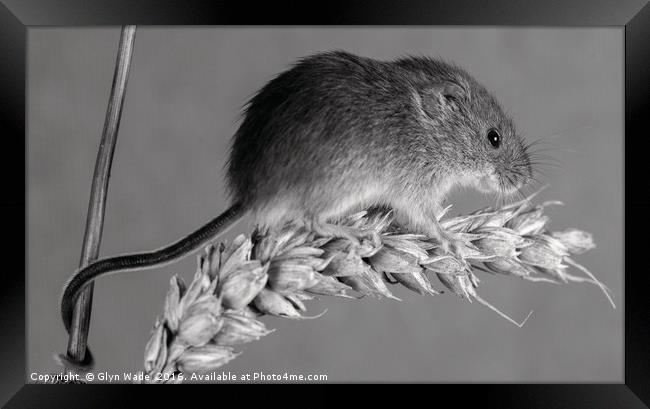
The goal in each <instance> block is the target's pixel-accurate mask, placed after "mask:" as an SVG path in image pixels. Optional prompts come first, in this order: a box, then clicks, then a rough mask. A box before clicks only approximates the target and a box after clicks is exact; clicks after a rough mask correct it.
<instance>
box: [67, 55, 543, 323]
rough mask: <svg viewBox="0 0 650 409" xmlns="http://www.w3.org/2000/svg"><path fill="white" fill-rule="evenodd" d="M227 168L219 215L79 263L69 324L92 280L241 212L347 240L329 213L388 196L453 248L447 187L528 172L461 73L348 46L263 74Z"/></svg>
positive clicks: (500, 183) (414, 226)
mask: <svg viewBox="0 0 650 409" xmlns="http://www.w3.org/2000/svg"><path fill="white" fill-rule="evenodd" d="M227 166H228V169H227V183H228V188H229V192H230V196H231V198H232V202H231V203H232V205H231V207H230V208H228V209H227V210H226V211H225V212H224V213H222V214H221V215H219V216H218V217H217V218H215V219H214V220H212V221H210V222H209V223H208V224H206V225H204V226H203V227H201V228H200V229H198V230H196V231H195V232H193V233H191V234H189V235H188V236H186V237H185V238H183V239H181V240H179V241H177V242H175V243H173V244H170V245H168V246H167V247H163V248H161V249H158V250H154V251H151V252H147V253H140V254H128V255H121V256H116V257H110V258H106V259H102V260H98V261H96V262H95V263H93V264H90V265H88V266H87V267H84V268H82V269H80V270H78V271H77V272H75V274H74V275H73V276H72V277H71V278H70V279H69V280H68V282H67V283H66V287H65V290H64V293H63V298H62V302H61V314H62V317H63V322H64V324H65V327H66V330H68V331H69V329H70V322H71V319H72V310H73V307H74V303H75V301H76V298H77V296H78V294H79V292H80V290H81V289H82V288H83V287H84V285H86V284H87V283H88V282H90V281H91V280H94V279H96V278H97V277H99V276H102V275H105V274H109V273H115V272H118V271H127V270H138V269H142V268H148V267H155V266H158V265H161V264H164V263H168V262H170V261H173V260H176V259H179V258H181V257H183V256H185V255H187V254H189V253H191V252H192V251H194V250H196V249H198V248H200V247H202V246H204V245H206V244H207V243H208V242H209V241H210V240H213V239H214V238H215V237H216V236H218V235H219V234H221V233H223V232H224V231H225V230H226V229H227V228H228V227H229V226H230V225H232V224H233V223H234V222H235V221H237V220H238V219H240V218H241V217H242V216H243V215H244V214H246V213H250V214H251V215H252V217H253V221H254V223H255V224H256V225H257V226H259V227H260V228H262V229H264V228H274V227H276V226H279V225H281V224H283V223H284V222H287V221H294V222H297V223H305V224H306V225H308V226H309V227H311V228H313V229H314V230H316V231H318V232H319V233H321V234H324V235H331V236H346V237H352V236H354V235H352V234H350V233H351V232H350V231H349V230H346V229H349V228H346V227H344V226H341V225H338V224H336V223H334V222H335V221H336V220H337V219H340V218H341V217H343V216H345V215H347V214H349V213H351V212H354V211H356V210H360V209H362V208H367V207H369V206H372V205H384V206H388V207H390V208H392V209H393V211H394V213H395V216H396V220H397V222H398V223H400V224H401V225H402V226H404V227H406V228H408V229H411V230H413V231H416V232H420V233H424V234H427V235H430V236H432V237H435V238H438V239H439V241H440V242H441V243H442V244H443V247H444V248H445V249H446V250H450V251H454V248H455V246H456V239H455V238H454V237H450V236H449V234H448V233H445V232H444V231H443V230H442V229H441V227H440V225H439V223H438V219H437V217H436V215H437V214H438V213H439V211H440V210H441V203H442V201H443V200H444V198H445V196H446V195H447V193H448V192H449V191H450V190H451V189H453V188H456V187H461V186H468V187H475V188H477V189H479V190H481V191H484V192H499V193H503V194H508V193H512V192H515V191H517V189H519V188H521V187H522V186H523V185H524V184H526V183H527V182H528V181H529V180H531V179H532V176H533V175H532V166H531V163H530V160H529V155H528V152H527V147H526V145H525V144H524V143H523V141H522V138H521V137H520V135H519V134H518V133H517V131H516V130H515V126H514V124H513V122H512V120H511V119H510V118H509V117H508V116H507V115H506V114H505V113H504V111H503V110H502V109H501V107H500V106H499V103H498V102H497V100H496V99H495V97H494V96H492V94H491V93H490V92H488V91H487V90H486V89H485V88H484V87H483V86H482V85H481V84H479V83H478V82H477V81H476V80H475V79H474V78H473V77H472V76H471V75H470V74H468V73H467V72H466V71H465V70H463V69H461V68H460V67H458V66H456V65H453V64H451V63H447V62H444V61H441V60H437V59H431V58H426V57H405V58H400V59H396V60H392V61H379V60H375V59H371V58H366V57H361V56H356V55H353V54H350V53H347V52H343V51H333V52H325V53H320V54H316V55H312V56H309V57H306V58H303V59H301V60H300V61H298V62H297V63H296V64H294V65H293V66H292V67H291V68H290V69H288V70H287V71H284V72H283V73H281V74H279V75H278V76H277V77H275V78H274V79H272V80H271V81H270V82H269V83H267V84H266V85H265V86H264V87H263V88H262V89H261V90H260V91H259V92H258V93H257V94H256V95H255V96H254V97H253V98H252V99H251V100H250V101H249V102H248V104H247V106H246V109H245V114H244V119H243V122H242V123H241V126H240V127H239V129H238V130H237V132H236V133H235V135H234V138H233V141H232V148H231V151H230V157H229V160H228V165H227ZM356 233H358V232H356ZM357 236H358V234H357Z"/></svg>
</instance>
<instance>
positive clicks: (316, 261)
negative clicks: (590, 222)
mask: <svg viewBox="0 0 650 409" xmlns="http://www.w3.org/2000/svg"><path fill="white" fill-rule="evenodd" d="M534 196H535V194H533V195H531V196H529V197H528V198H526V199H524V200H522V201H520V202H517V203H514V204H510V205H507V206H504V207H501V208H499V209H493V208H485V209H481V210H478V211H476V212H473V213H471V214H469V215H464V216H458V217H450V218H442V219H441V221H440V223H441V225H442V226H443V228H444V229H445V230H446V231H448V232H449V233H450V234H452V235H454V236H455V237H456V238H458V239H460V240H461V242H462V243H463V244H464V245H462V246H460V248H459V250H458V252H457V253H458V254H457V255H456V256H452V255H450V254H449V253H446V252H444V251H443V250H442V248H441V246H440V243H439V242H437V241H436V240H435V239H433V238H429V237H426V236H424V235H420V234H412V233H405V232H404V231H402V230H401V229H400V227H399V226H397V225H395V224H394V223H392V215H391V213H390V212H386V211H381V210H371V211H364V212H360V213H357V214H355V215H352V216H350V217H348V218H346V219H345V220H343V221H342V222H341V225H342V226H343V227H345V228H346V229H348V231H349V232H350V237H348V238H339V237H335V238H334V237H322V236H319V235H318V234H317V233H315V232H313V231H310V230H308V229H307V228H305V227H302V226H297V225H294V224H287V225H285V226H284V227H283V228H282V229H281V230H280V231H277V232H273V233H270V232H266V233H264V234H260V233H259V232H255V233H254V234H253V235H252V237H245V236H243V235H240V236H238V237H237V238H235V239H234V241H233V242H232V243H230V244H229V245H224V244H220V245H219V246H214V245H210V246H208V247H207V248H206V249H205V253H204V254H202V255H201V256H199V257H198V267H197V270H196V274H195V275H194V278H193V280H192V282H191V283H190V284H189V285H188V286H186V285H185V284H184V283H183V281H182V280H181V279H180V278H179V277H177V276H174V277H172V279H171V285H170V289H169V291H168V293H167V296H166V299H165V305H164V312H163V314H162V317H159V318H158V319H157V320H156V323H155V325H154V328H153V331H152V333H151V337H150V339H149V341H148V343H147V345H146V347H145V358H144V371H143V372H142V374H141V375H144V376H143V377H142V378H140V380H139V381H140V382H152V383H156V382H180V381H182V377H178V376H170V375H174V374H179V373H205V372H209V371H213V370H215V369H216V368H219V367H220V366H222V365H224V364H226V363H227V362H228V361H230V360H232V359H234V358H235V357H237V356H238V355H239V354H240V353H241V352H235V347H237V346H239V345H241V344H244V343H247V342H250V341H253V340H258V339H260V338H261V337H263V336H265V335H267V334H269V333H271V332H272V330H269V329H267V327H266V325H265V324H264V323H263V322H261V321H260V320H258V318H259V316H261V315H265V314H267V315H274V316H280V317H286V318H292V319H306V318H316V317H318V316H320V315H322V314H323V313H324V312H323V313H321V314H319V315H316V316H306V315H304V313H305V311H306V307H305V304H304V302H305V301H308V300H311V299H313V298H314V297H317V296H334V297H345V298H360V297H363V296H372V297H380V298H392V299H397V300H399V299H398V298H397V297H395V296H394V295H393V294H392V292H391V291H390V289H389V284H399V285H403V286H404V287H406V288H408V289H410V290H412V291H414V292H416V293H418V294H424V295H437V294H440V292H439V291H437V290H436V289H435V288H434V287H433V286H432V284H431V281H430V278H429V277H435V279H436V280H437V281H438V282H440V283H442V285H443V286H444V287H446V288H447V289H449V290H450V291H451V292H453V293H454V294H456V295H458V296H460V297H461V298H463V299H466V300H468V301H470V302H472V301H478V302H479V303H481V304H484V305H486V306H488V307H489V308H491V309H493V310H494V311H495V312H497V313H498V314H500V315H502V316H503V317H505V318H506V319H508V320H510V321H512V322H513V323H515V324H516V325H518V326H521V325H523V323H524V322H525V321H526V319H528V317H529V316H530V313H529V314H528V316H527V317H526V319H524V320H523V321H522V322H516V321H515V320H513V319H511V318H510V317H508V316H507V315H505V314H503V313H502V312H500V311H499V310H498V309H496V308H495V307H493V306H492V305H491V304H489V303H488V302H487V301H485V300H483V299H482V298H481V297H479V295H478V294H477V292H476V289H477V287H478V283H479V280H478V277H477V276H476V275H475V274H474V270H480V271H483V272H487V273H492V274H495V273H496V274H504V275H507V276H515V277H521V278H523V279H526V280H530V281H534V282H539V281H543V282H551V283H568V282H590V283H593V284H595V285H597V286H598V287H600V289H601V290H602V291H603V292H604V293H605V295H606V296H607V298H608V300H609V301H610V303H611V304H612V306H614V302H613V300H612V298H611V295H610V291H609V289H608V288H607V287H605V286H604V285H603V284H602V283H601V282H599V281H598V280H597V279H596V278H595V277H594V276H593V274H591V273H590V272H589V271H588V270H587V269H586V268H584V267H583V266H581V265H579V264H577V263H576V262H575V261H573V259H571V258H570V255H574V254H580V253H583V252H585V251H587V250H590V249H592V248H594V247H595V244H594V241H593V238H592V236H591V235H590V234H589V233H587V232H584V231H581V230H578V229H567V230H564V231H559V232H551V231H549V230H548V229H547V227H546V226H547V224H548V221H549V218H548V216H546V215H545V214H544V210H545V208H546V207H547V206H550V205H554V204H559V202H546V203H543V204H541V205H535V206H534V205H533V204H532V202H531V199H532V198H533V197H534ZM447 210H448V208H447V209H446V211H447ZM443 216H444V215H442V216H441V217H443ZM355 235H356V236H355ZM569 266H574V267H576V268H577V269H578V270H579V271H580V272H582V273H584V274H585V275H584V276H579V275H573V274H569V273H567V271H566V270H567V269H568V268H569ZM352 294H355V295H352ZM614 307H615V306H614ZM531 313H532V311H531ZM159 374H162V375H163V376H160V375H159Z"/></svg>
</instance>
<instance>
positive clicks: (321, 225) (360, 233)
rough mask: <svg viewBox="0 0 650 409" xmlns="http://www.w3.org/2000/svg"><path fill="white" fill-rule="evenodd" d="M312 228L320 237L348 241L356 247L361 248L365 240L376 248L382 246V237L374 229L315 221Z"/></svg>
mask: <svg viewBox="0 0 650 409" xmlns="http://www.w3.org/2000/svg"><path fill="white" fill-rule="evenodd" d="M310 227H311V229H312V230H313V231H314V232H316V234H318V235H320V236H323V237H334V238H343V239H347V240H349V241H350V242H351V243H352V244H354V245H355V246H360V245H361V240H363V239H367V240H369V241H370V242H371V243H372V244H373V246H374V247H380V246H381V237H380V235H379V233H378V232H377V231H376V230H373V229H360V228H357V227H351V226H345V225H342V224H335V223H330V222H326V221H313V222H312V223H311V226H310Z"/></svg>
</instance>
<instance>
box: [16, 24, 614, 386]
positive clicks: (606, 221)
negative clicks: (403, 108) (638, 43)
mask: <svg viewBox="0 0 650 409" xmlns="http://www.w3.org/2000/svg"><path fill="white" fill-rule="evenodd" d="M118 38H119V28H113V27H111V28H101V29H97V28H75V29H62V28H37V29H36V28H32V29H30V30H29V33H28V103H27V105H28V107H27V109H28V120H27V122H28V124H27V125H28V140H27V147H28V149H27V152H28V157H27V160H28V180H27V183H28V186H27V192H28V204H29V206H28V243H27V244H28V276H27V280H28V284H27V314H28V323H27V339H28V367H29V371H30V372H31V371H36V372H39V373H42V372H46V371H53V370H58V367H57V366H56V365H55V364H54V362H53V360H52V353H54V352H61V351H63V350H64V349H65V345H66V339H67V337H66V334H65V332H64V330H63V327H62V324H61V321H60V318H59V310H58V308H59V306H58V302H59V295H60V290H61V286H62V284H63V283H64V281H65V280H66V278H67V277H68V276H69V275H70V273H71V272H72V271H73V270H74V269H75V268H76V266H77V263H78V258H79V254H80V248H81V240H82V235H83V227H84V221H85V214H86V208H87V203H88V195H89V191H90V182H91V175H92V170H93V166H94V161H95V156H96V153H97V147H98V141H99V137H100V134H101V130H102V125H103V121H104V114H105V110H106V104H107V99H108V94H109V89H110V85H111V78H112V74H113V69H114V60H115V54H116V50H117V42H118ZM333 48H342V49H345V50H348V51H351V52H354V53H358V54H363V55H366V56H370V57H375V58H381V59H390V58H395V57H398V56H401V55H404V54H407V53H417V54H425V55H431V56H436V55H439V56H442V57H444V58H446V59H451V60H453V61H455V62H457V63H458V64H460V65H461V66H463V67H465V68H466V69H467V70H468V71H470V73H472V74H473V75H474V76H475V77H476V78H477V79H478V80H479V81H481V82H482V83H484V84H485V85H486V86H487V87H488V88H489V89H491V90H493V91H494V93H495V94H496V96H497V98H498V99H499V100H500V101H501V102H502V104H503V106H504V107H505V108H507V109H509V110H510V112H511V113H512V115H513V117H514V119H515V121H516V123H517V124H518V127H519V129H521V130H522V131H524V133H525V134H526V136H527V137H528V138H530V139H534V138H538V137H550V136H552V135H557V136H555V137H553V138H550V139H548V141H549V143H550V145H551V149H552V150H551V151H550V152H549V154H551V155H552V156H553V157H554V158H556V159H558V160H560V161H561V162H562V168H554V167H545V168H543V169H542V170H543V171H544V172H545V174H546V176H543V177H542V180H543V181H544V182H546V183H549V184H550V187H549V188H548V189H547V190H546V191H544V193H543V194H542V195H541V199H546V200H550V199H558V200H562V201H564V202H565V203H566V206H565V207H558V208H553V209H551V210H550V211H549V212H550V215H551V216H552V218H553V219H552V222H551V227H553V228H555V229H563V228H565V227H569V226H574V227H579V228H583V229H585V230H588V231H590V232H592V233H593V234H594V235H595V238H596V242H597V244H598V248H597V249H595V250H593V251H591V252H589V253H586V254H584V255H582V256H579V257H578V261H579V262H581V263H583V264H584V265H585V266H587V267H588V268H590V269H591V270H592V271H593V272H594V273H595V274H596V275H597V276H598V277H599V278H600V279H601V280H602V281H603V282H604V283H605V284H606V285H608V286H609V287H610V288H611V289H612V291H613V293H614V297H615V301H616V302H617V305H618V309H616V310H613V309H612V308H611V307H610V306H609V304H608V302H607V300H606V299H605V298H604V296H603V295H602V294H601V293H599V291H598V289H597V288H596V287H595V286H592V285H588V284H569V285H562V286H559V285H551V284H544V283H539V284H536V283H530V282H527V281H523V280H517V279H514V278H509V277H501V276H487V275H485V274H481V273H479V277H480V278H482V282H481V285H480V287H479V289H478V291H479V294H480V295H481V296H482V297H483V298H485V299H487V300H489V301H491V302H492V303H493V304H495V305H496V306H498V307H499V308H500V309H502V310H503V311H505V312H507V313H509V314H510V315H512V316H514V317H515V318H517V319H519V318H520V317H523V316H525V314H527V313H528V311H529V310H530V309H533V310H534V311H535V312H534V314H533V316H532V317H531V319H530V320H529V322H528V323H527V324H526V325H525V326H524V327H523V328H521V329H519V328H517V327H515V326H513V325H512V324H510V323H508V322H507V321H505V320H503V319H501V318H500V317H498V316H497V315H495V314H494V313H493V312H491V311H490V310H488V309H486V308H484V307H482V306H480V305H478V304H476V303H474V304H470V303H468V302H465V301H462V300H460V299H458V298H456V297H453V296H451V295H449V294H444V295H441V296H438V297H434V298H427V297H421V296H418V295H415V294H413V293H410V292H408V291H406V290H400V289H395V293H396V295H397V296H399V297H401V298H403V300H404V301H403V302H396V301H390V300H383V301H380V300H372V299H365V300H361V301H352V300H336V299H327V298H325V299H322V300H320V301H316V302H312V303H310V304H309V306H308V307H309V308H310V313H311V314H316V313H318V312H321V311H322V310H323V309H325V308H327V309H328V312H327V314H325V316H323V317H322V318H320V319H317V320H308V321H292V320H284V319H279V318H264V321H265V322H266V323H267V325H268V326H269V327H271V328H277V331H276V332H275V333H273V334H271V335H269V336H267V337H265V338H264V339H262V340H260V341H258V342H254V343H251V344H248V345H245V346H244V347H243V348H242V349H243V351H244V353H243V354H242V355H241V356H240V357H239V358H237V359H236V360H234V361H232V362H231V363H230V364H228V365H227V366H225V367H223V369H224V370H225V371H230V372H232V373H234V374H242V373H246V372H252V371H263V372H267V373H283V372H285V371H286V372H288V373H294V374H300V373H303V374H308V373H316V374H321V373H324V374H327V375H328V376H329V380H331V381H362V380H363V381H436V382H444V381H451V382H454V381H465V382H472V381H476V382H492V381H494V382H535V381H539V382H550V381H554V382H573V381H581V382H591V381H593V382H621V381H622V379H623V308H622V306H623V292H622V288H623V287H622V284H623V270H622V266H623V253H622V251H623V241H622V240H623V238H622V232H623V207H622V205H623V199H622V197H623V183H622V182H623V173H622V172H623V170H622V169H623V99H622V98H623V30H622V29H620V28H598V29H593V28H589V29H582V28H571V29H556V28H471V29H467V28H456V27H450V28H436V29H430V28H424V27H422V28H390V29H386V28H363V29H361V28H346V29H324V28H323V29H321V28H318V29H314V28H294V29H285V28H278V29H273V28H257V29H251V28H228V29H225V28H208V27H206V28H191V29H188V28H167V27H157V28H149V27H141V28H139V29H138V32H137V35H136V43H135V53H134V57H133V62H132V70H131V75H130V79H129V84H128V91H127V97H126V102H125V106H124V114H123V118H122V125H121V129H120V135H119V139H118V144H117V149H116V152H115V160H114V166H113V172H112V179H111V184H110V192H109V198H108V206H107V210H106V225H105V229H104V239H103V243H102V252H101V254H102V256H108V255H114V254H117V253H123V252H134V251H141V250H149V249H153V248H157V247H160V246H162V245H164V244H166V243H168V242H170V241H173V240H176V239H177V238H179V237H181V236H183V235H185V234H186V233H188V232H189V231H190V230H192V229H194V228H196V227H198V226H200V225H201V224H203V223H204V222H206V221H207V220H209V219H210V218H212V217H214V216H215V215H216V214H218V213H219V212H221V211H223V210H224V209H225V208H226V206H227V204H228V203H227V201H226V197H225V196H224V183H223V166H224V163H225V159H226V153H227V146H228V141H229V138H230V136H231V135H232V134H233V132H234V131H235V130H236V128H237V125H238V121H239V118H240V117H239V114H240V108H241V106H242V105H243V103H244V102H245V101H246V100H247V99H248V98H249V97H250V96H251V95H252V94H253V93H254V92H255V91H256V90H257V89H258V88H259V87H261V86H262V85H263V84H264V83H265V82H266V81H268V80H269V79H271V78H272V77H273V76H274V75H275V74H277V73H278V72H280V71H281V70H283V69H285V68H287V67H288V64H290V63H291V62H293V61H294V60H295V59H297V58H299V57H302V56H304V55H306V54H310V53H313V52H317V51H323V50H328V49H333ZM449 201H450V202H451V203H454V206H455V212H462V211H468V210H474V209H476V208H478V207H482V206H483V205H486V204H487V203H489V202H488V201H487V200H486V198H485V197H484V196H482V195H480V194H476V193H473V192H459V193H455V194H453V195H452V196H451V197H450V198H449ZM246 230H247V224H246V223H241V224H240V225H239V226H238V228H237V229H235V230H234V231H231V232H230V233H229V234H228V236H227V237H228V238H232V237H234V234H236V233H239V232H244V231H246ZM194 268H195V258H194V257H189V258H188V259H186V260H184V261H183V262H180V263H178V264H175V265H173V266H169V267H165V268H161V269H157V270H148V271H143V272H139V273H130V274H122V275H115V276H110V277H107V278H103V279H100V280H99V281H98V282H97V286H96V289H95V301H94V309H93V317H92V325H91V334H90V345H91V347H92V349H93V351H94V354H95V357H96V359H97V368H96V369H97V370H98V371H99V370H105V371H109V372H110V373H121V372H122V371H123V370H129V371H135V370H139V369H141V367H142V357H143V349H144V345H145V343H146V341H147V339H148V336H149V331H150V329H151V327H152V325H153V322H154V319H155V317H156V316H157V315H159V314H160V312H161V309H162V304H163V299H164V296H165V293H166V291H167V288H168V285H169V278H170V277H171V275H172V274H174V273H179V274H181V275H182V276H183V277H184V278H185V279H186V280H187V281H189V279H190V278H191V276H192V274H193V272H194Z"/></svg>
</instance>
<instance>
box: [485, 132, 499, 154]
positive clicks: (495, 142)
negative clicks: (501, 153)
mask: <svg viewBox="0 0 650 409" xmlns="http://www.w3.org/2000/svg"><path fill="white" fill-rule="evenodd" d="M487 137H488V141H490V145H492V147H493V148H495V149H496V148H498V147H499V146H501V134H499V132H498V131H497V130H496V129H494V128H492V129H490V130H489V131H488V133H487Z"/></svg>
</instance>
